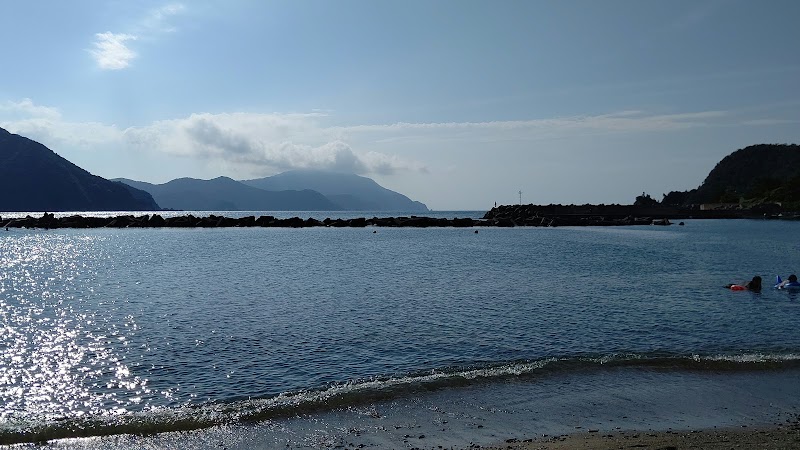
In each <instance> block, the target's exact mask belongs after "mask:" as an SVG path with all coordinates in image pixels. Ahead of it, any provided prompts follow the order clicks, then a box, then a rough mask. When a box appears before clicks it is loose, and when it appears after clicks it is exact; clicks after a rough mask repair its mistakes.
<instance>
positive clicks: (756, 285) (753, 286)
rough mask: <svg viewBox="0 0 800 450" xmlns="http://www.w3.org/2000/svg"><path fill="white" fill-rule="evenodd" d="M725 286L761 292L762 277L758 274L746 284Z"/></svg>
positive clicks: (734, 289) (731, 288)
mask: <svg viewBox="0 0 800 450" xmlns="http://www.w3.org/2000/svg"><path fill="white" fill-rule="evenodd" d="M795 278H796V277H795ZM725 287H727V288H728V289H730V290H732V291H753V292H761V277H760V276H758V275H756V276H754V277H753V279H752V280H750V281H748V282H747V283H745V284H744V285H741V284H729V285H727V286H725Z"/></svg>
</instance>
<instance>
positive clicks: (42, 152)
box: [0, 128, 159, 211]
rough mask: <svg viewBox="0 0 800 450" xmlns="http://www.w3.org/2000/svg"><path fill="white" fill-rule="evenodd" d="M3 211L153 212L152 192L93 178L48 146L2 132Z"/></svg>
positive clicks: (0, 206) (0, 198) (0, 174)
mask: <svg viewBox="0 0 800 450" xmlns="http://www.w3.org/2000/svg"><path fill="white" fill-rule="evenodd" d="M0 180H3V185H4V189H3V190H2V191H0V211H152V210H155V209H159V207H158V204H156V202H155V201H154V200H153V197H151V196H150V194H148V193H147V192H143V191H139V190H137V189H133V188H130V187H128V186H126V185H124V184H122V183H115V182H112V181H108V180H106V179H105V178H101V177H98V176H96V175H92V174H90V173H89V172H87V171H85V170H83V169H81V168H80V167H78V166H76V165H75V164H72V163H71V162H69V161H67V160H66V159H64V158H62V157H61V156H58V155H57V154H55V153H54V152H53V151H52V150H50V149H48V148H47V147H45V146H44V145H42V144H40V143H38V142H36V141H32V140H30V139H28V138H26V137H23V136H19V135H16V134H11V133H9V132H8V131H6V130H4V129H2V128H0Z"/></svg>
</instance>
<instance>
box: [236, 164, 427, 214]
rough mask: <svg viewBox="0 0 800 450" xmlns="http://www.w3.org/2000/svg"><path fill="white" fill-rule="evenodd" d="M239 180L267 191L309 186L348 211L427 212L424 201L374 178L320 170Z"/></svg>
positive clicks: (295, 171) (308, 187)
mask: <svg viewBox="0 0 800 450" xmlns="http://www.w3.org/2000/svg"><path fill="white" fill-rule="evenodd" d="M242 183H244V184H246V185H249V186H253V187H256V188H259V189H264V190H268V191H281V190H285V189H313V190H315V191H317V192H319V193H321V194H323V195H324V196H326V197H328V198H329V199H330V200H331V201H332V202H334V203H335V204H337V205H339V207H340V208H341V209H344V210H349V211H423V212H424V211H428V207H427V206H425V204H424V203H420V202H415V201H413V200H411V199H409V198H408V197H406V196H405V195H403V194H400V193H397V192H395V191H391V190H389V189H386V188H384V187H382V186H381V185H379V184H378V183H376V182H375V181H374V180H372V179H370V178H367V177H362V176H358V175H353V174H345V173H337V172H323V171H320V170H291V171H288V172H283V173H280V174H278V175H273V176H271V177H266V178H258V179H255V180H243V181H242Z"/></svg>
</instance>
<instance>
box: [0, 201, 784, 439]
mask: <svg viewBox="0 0 800 450" xmlns="http://www.w3.org/2000/svg"><path fill="white" fill-rule="evenodd" d="M191 213H192V214H193V215H195V216H206V215H209V214H216V215H226V216H247V215H255V216H259V215H274V216H277V217H292V216H297V217H301V218H307V217H315V218H318V219H324V218H326V217H331V218H338V217H341V218H350V217H373V216H378V217H386V216H410V215H413V214H417V215H426V216H431V217H448V218H453V217H473V218H479V217H481V216H482V215H483V212H480V211H457V212H453V211H445V212H434V213H427V214H419V213H410V212H394V213H388V214H387V213H385V212H352V213H351V212H346V213H330V212H318V213H309V212H289V213H287V212H241V213H231V212H191ZM26 214H27V213H19V214H17V215H16V216H20V215H21V216H23V217H24V216H25V215H26ZM30 214H31V215H34V216H36V214H33V213H30ZM81 214H83V215H91V214H87V213H81ZM92 214H95V215H118V214H121V213H119V212H113V213H112V212H97V213H92ZM133 214H136V215H141V214H143V213H133ZM162 214H164V213H162ZM174 214H176V215H185V214H188V212H175V213H174ZM61 215H69V213H63V214H61ZM13 216H14V215H13V214H11V215H9V214H4V215H3V217H4V218H6V217H13ZM684 222H685V224H684V225H677V224H673V225H671V226H617V227H556V228H537V227H516V228H484V227H480V228H374V227H367V228H325V227H320V228H299V229H293V228H220V229H208V228H197V229H192V228H189V229H183V228H181V229H170V228H163V229H139V228H131V229H54V230H44V229H13V228H12V229H9V230H7V231H6V230H0V267H2V271H0V444H16V445H17V446H20V447H28V446H31V447H34V446H35V447H36V448H42V447H50V448H92V449H97V448H111V449H118V448H181V449H188V448H198V449H200V448H219V449H221V448H226V449H235V448H241V449H245V448H343V447H358V446H361V447H367V448H440V446H441V448H466V447H469V446H473V445H492V444H497V443H503V442H505V441H506V440H507V439H509V440H510V439H519V440H522V439H533V438H541V437H542V436H548V435H559V434H565V433H575V432H606V431H612V430H649V429H662V430H663V429H696V428H710V427H716V426H720V427H721V426H737V427H738V426H758V425H769V424H775V423H778V422H782V421H785V420H793V418H796V417H798V415H799V414H800V320H799V319H800V293H798V292H787V291H783V290H777V289H773V287H772V286H773V284H774V280H775V278H776V276H782V277H783V278H786V276H787V275H789V274H790V273H797V272H798V271H800V223H798V222H789V221H768V220H744V219H740V220H691V219H689V220H685V221H684ZM754 275H759V276H761V277H763V279H764V289H763V290H762V291H761V292H760V293H756V292H749V291H739V292H735V291H731V290H729V289H726V288H724V285H726V284H728V283H743V282H746V281H747V280H749V279H750V278H751V277H753V276H754Z"/></svg>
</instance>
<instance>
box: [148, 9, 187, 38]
mask: <svg viewBox="0 0 800 450" xmlns="http://www.w3.org/2000/svg"><path fill="white" fill-rule="evenodd" d="M185 10H186V7H185V6H184V5H182V4H180V3H172V4H169V5H165V6H162V7H160V8H156V9H154V10H152V11H150V12H149V13H148V14H147V16H146V17H145V19H143V20H142V22H141V24H140V26H141V27H142V28H144V29H146V30H148V31H150V32H158V33H171V32H174V31H176V29H175V28H174V27H172V26H170V25H169V24H168V23H167V20H168V19H169V18H170V17H172V16H175V15H178V14H180V13H182V12H184V11H185Z"/></svg>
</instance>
